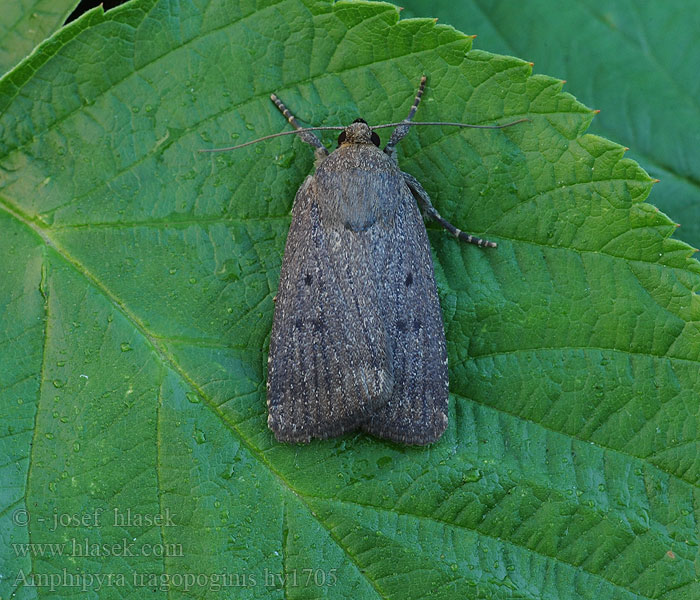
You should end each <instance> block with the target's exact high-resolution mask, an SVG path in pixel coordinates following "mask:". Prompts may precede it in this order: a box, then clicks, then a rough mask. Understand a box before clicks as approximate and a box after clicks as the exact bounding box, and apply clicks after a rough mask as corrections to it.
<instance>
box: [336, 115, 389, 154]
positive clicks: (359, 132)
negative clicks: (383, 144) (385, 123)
mask: <svg viewBox="0 0 700 600" xmlns="http://www.w3.org/2000/svg"><path fill="white" fill-rule="evenodd" d="M379 143H380V142H379V136H378V135H377V134H376V133H375V132H374V131H372V130H371V129H370V128H369V125H367V121H365V120H364V119H355V120H354V121H353V122H352V123H350V125H348V126H347V127H346V128H345V129H344V130H343V132H342V133H341V134H340V135H339V136H338V148H340V146H341V145H342V144H374V145H375V146H379Z"/></svg>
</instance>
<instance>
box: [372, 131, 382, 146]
mask: <svg viewBox="0 0 700 600" xmlns="http://www.w3.org/2000/svg"><path fill="white" fill-rule="evenodd" d="M372 143H373V144H374V145H375V146H376V147H377V148H379V144H381V143H382V142H381V140H380V139H379V136H378V135H377V134H376V133H375V132H374V131H373V132H372Z"/></svg>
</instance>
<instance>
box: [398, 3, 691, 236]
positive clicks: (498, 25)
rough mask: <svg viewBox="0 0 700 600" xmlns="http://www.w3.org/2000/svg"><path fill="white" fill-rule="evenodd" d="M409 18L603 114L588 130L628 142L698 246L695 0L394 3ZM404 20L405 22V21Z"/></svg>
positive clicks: (683, 232)
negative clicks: (425, 21)
mask: <svg viewBox="0 0 700 600" xmlns="http://www.w3.org/2000/svg"><path fill="white" fill-rule="evenodd" d="M399 4H401V5H402V6H405V7H406V15H408V16H425V17H438V18H439V19H440V22H441V23H449V24H451V25H453V26H454V27H457V28H458V29H462V30H463V31H465V32H466V33H478V34H479V40H478V42H479V43H478V46H479V47H482V48H487V49H489V50H491V51H492V52H502V53H504V54H513V55H515V56H519V57H521V58H524V59H527V60H532V61H534V62H535V69H536V70H537V71H539V72H541V73H548V74H550V75H556V76H558V77H561V78H563V79H566V81H567V85H566V89H567V90H568V91H569V92H571V93H572V94H574V95H575V96H576V97H577V98H578V99H579V100H581V101H582V102H585V103H586V104H588V105H589V106H593V107H594V108H598V109H601V113H600V116H598V117H596V119H595V120H594V121H593V124H592V127H591V132H592V133H597V134H599V135H603V136H605V137H609V138H611V139H613V140H615V141H618V142H620V143H621V144H624V145H625V146H629V148H630V157H631V158H634V159H635V160H638V161H639V162H640V163H641V164H642V166H643V167H644V168H645V169H646V170H647V171H649V172H650V173H651V174H652V176H654V177H658V178H659V179H660V180H661V182H660V183H659V185H657V186H656V187H654V194H653V197H652V201H653V202H654V204H656V205H657V206H658V207H659V208H661V209H662V210H664V211H665V212H667V213H668V214H669V215H670V216H671V218H673V219H674V220H675V221H676V222H678V223H680V224H681V226H682V227H681V229H680V231H679V232H678V235H679V237H681V238H682V239H684V240H685V241H687V242H688V243H690V244H694V245H695V246H696V247H700V144H698V139H700V109H699V107H698V100H697V98H698V95H699V90H698V82H699V79H698V76H697V72H698V68H699V67H700V44H698V42H697V40H698V34H700V11H698V4H697V2H696V1H695V0H669V1H668V2H635V1H634V0H623V1H620V0H596V1H592V0H585V1H583V2H567V3H566V4H562V3H561V2H557V1H556V0H529V1H528V2H513V1H512V0H496V1H493V0H490V1H489V2H481V1H479V0H466V1H461V2H454V0H435V1H434V2H421V1H420V0H401V2H399ZM406 15H403V16H406Z"/></svg>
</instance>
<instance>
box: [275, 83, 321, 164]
mask: <svg viewBox="0 0 700 600" xmlns="http://www.w3.org/2000/svg"><path fill="white" fill-rule="evenodd" d="M270 100H272V101H273V102H274V103H275V106H276V107H277V108H278V109H279V111H280V112H281V113H282V114H283V115H284V118H285V119H287V121H289V124H290V125H291V126H292V127H294V129H302V126H301V125H299V121H297V120H296V118H295V117H294V115H293V114H292V113H291V112H289V109H288V108H287V107H286V106H285V105H284V103H283V102H282V100H280V99H279V98H278V97H277V96H275V94H270ZM299 137H300V138H301V139H302V140H303V141H304V142H306V143H307V144H310V145H311V146H313V147H314V148H316V150H314V154H315V155H316V159H317V160H320V159H323V158H326V156H328V150H327V149H326V147H325V146H324V145H323V144H322V143H321V140H319V139H318V137H316V135H314V133H313V132H312V131H302V132H300V133H299Z"/></svg>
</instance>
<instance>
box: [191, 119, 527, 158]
mask: <svg viewBox="0 0 700 600" xmlns="http://www.w3.org/2000/svg"><path fill="white" fill-rule="evenodd" d="M526 121H530V119H518V120H517V121H511V122H510V123H504V124H503V125H471V124H469V123H449V122H443V121H400V122H398V123H384V124H382V125H374V126H372V127H370V129H372V130H374V129H384V128H386V127H398V126H399V125H407V126H409V127H416V126H418V125H443V126H446V127H468V128H470V129H505V128H506V127H512V126H513V125H517V124H518V123H525V122H526ZM339 129H345V127H342V126H340V125H337V126H328V127H302V128H301V129H295V130H294V131H280V132H279V133H272V134H270V135H266V136H263V137H261V138H258V139H257V140H252V141H250V142H245V143H243V144H238V145H237V146H229V147H228V148H204V149H202V150H199V152H228V151H229V150H238V149H239V148H244V147H245V146H251V145H252V144H257V143H258V142H264V141H265V140H271V139H272V138H276V137H281V136H283V135H298V134H300V133H304V132H305V131H332V130H335V131H337V130H339Z"/></svg>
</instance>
